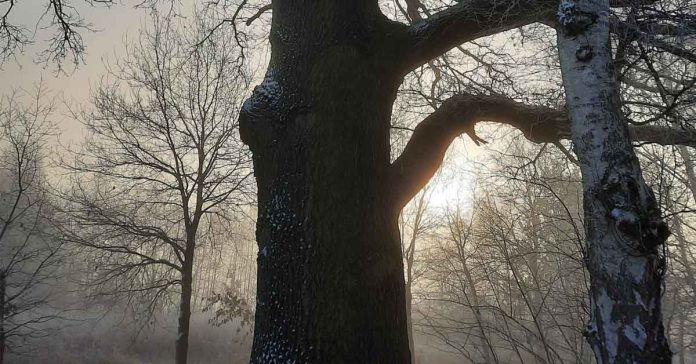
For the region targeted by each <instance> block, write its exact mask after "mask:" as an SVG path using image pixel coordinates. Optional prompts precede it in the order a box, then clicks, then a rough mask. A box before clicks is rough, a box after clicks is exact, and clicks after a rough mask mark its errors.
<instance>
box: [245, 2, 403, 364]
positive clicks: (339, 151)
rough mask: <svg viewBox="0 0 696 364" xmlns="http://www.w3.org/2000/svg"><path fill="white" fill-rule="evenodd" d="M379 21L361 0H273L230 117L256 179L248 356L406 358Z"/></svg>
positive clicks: (268, 359)
mask: <svg viewBox="0 0 696 364" xmlns="http://www.w3.org/2000/svg"><path fill="white" fill-rule="evenodd" d="M392 26H393V27H396V26H397V25H396V24H392V23H390V22H388V21H387V20H386V19H384V18H383V16H382V15H381V14H380V12H379V9H378V7H377V4H376V3H375V2H372V1H352V2H347V1H274V2H273V21H272V29H271V36H270V38H271V45H272V55H271V61H270V65H269V69H268V71H267V73H266V78H265V80H264V81H263V83H262V84H261V85H259V86H257V88H256V89H255V91H254V94H253V95H252V97H251V98H250V99H249V100H247V101H246V103H245V105H244V109H243V111H242V114H241V116H240V127H241V129H240V130H241V133H242V138H243V140H244V141H245V143H247V144H248V145H249V146H250V148H251V150H252V152H253V158H254V172H255V176H256V181H257V185H258V206H259V208H258V209H259V215H258V219H257V230H256V237H257V242H258V246H259V256H258V286H257V308H256V320H255V329H254V343H253V348H252V354H251V362H252V363H289V362H298V363H408V362H409V361H410V353H409V345H408V335H407V329H406V305H405V300H404V296H405V292H404V276H403V262H402V259H401V248H400V241H399V232H398V215H399V211H400V207H397V206H396V204H394V203H393V201H392V199H391V198H390V196H391V195H392V191H391V186H390V185H389V183H388V182H389V179H388V178H387V171H388V167H389V162H390V160H389V158H390V150H389V129H390V113H391V106H392V103H393V101H394V99H395V97H396V91H397V88H398V85H399V83H400V77H399V76H398V75H395V68H394V67H393V65H392V64H390V59H391V57H390V56H389V55H388V53H385V51H384V50H385V49H388V48H390V46H389V44H388V43H386V42H385V35H386V34H389V33H393V32H394V31H396V29H393V28H392ZM387 52H388V51H387Z"/></svg>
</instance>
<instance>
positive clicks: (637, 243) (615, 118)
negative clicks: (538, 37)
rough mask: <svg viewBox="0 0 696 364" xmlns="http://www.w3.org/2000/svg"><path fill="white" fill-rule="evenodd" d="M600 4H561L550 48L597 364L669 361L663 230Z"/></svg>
mask: <svg viewBox="0 0 696 364" xmlns="http://www.w3.org/2000/svg"><path fill="white" fill-rule="evenodd" d="M608 15H609V1H608V0H577V1H573V0H562V1H561V3H560V5H559V11H558V20H559V23H560V28H559V30H558V48H559V54H560V61H561V70H562V74H563V82H564V87H565V92H566V99H567V100H566V102H567V105H568V113H569V119H570V122H571V133H572V140H573V144H574V149H575V153H576V155H577V157H578V160H579V162H580V165H581V170H582V182H583V195H584V215H585V231H586V235H587V238H586V239H587V240H586V249H587V252H586V258H585V259H586V264H587V268H588V270H589V273H590V279H591V288H590V299H591V308H590V310H591V312H590V316H591V317H590V322H589V323H588V326H587V329H586V337H587V340H588V342H589V343H590V345H591V347H592V349H593V351H594V353H595V357H596V359H597V362H598V363H600V364H604V363H669V362H670V358H671V352H670V349H669V346H668V343H667V339H666V337H665V335H664V328H663V324H662V313H661V308H662V304H661V293H662V283H663V271H664V264H665V262H664V257H663V256H662V255H661V254H660V251H661V249H662V247H663V244H664V242H665V240H666V238H667V236H668V235H669V231H668V229H667V227H666V225H665V223H664V222H663V221H662V219H661V217H660V211H659V207H658V206H657V204H656V201H655V197H654V194H653V192H652V190H651V189H650V187H648V186H647V185H646V183H645V181H644V180H643V177H642V173H641V170H640V165H639V163H638V159H637V158H636V156H635V153H634V152H633V149H632V146H631V141H630V136H629V132H628V126H627V124H626V122H625V119H624V118H623V115H622V114H621V109H620V104H619V102H620V100H619V97H618V92H617V85H616V81H615V78H614V75H613V69H612V56H611V49H610V45H609V18H608Z"/></svg>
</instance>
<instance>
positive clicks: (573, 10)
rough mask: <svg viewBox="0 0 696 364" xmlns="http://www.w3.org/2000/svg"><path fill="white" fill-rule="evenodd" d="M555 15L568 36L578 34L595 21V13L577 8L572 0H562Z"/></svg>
mask: <svg viewBox="0 0 696 364" xmlns="http://www.w3.org/2000/svg"><path fill="white" fill-rule="evenodd" d="M556 15H557V16H558V23H559V24H560V25H561V27H562V28H563V30H564V31H565V33H566V35H569V36H576V35H578V34H580V33H582V32H583V31H585V30H586V29H587V28H589V27H590V26H591V25H592V24H594V23H595V22H597V14H595V13H591V12H586V11H583V10H581V9H579V8H578V6H577V4H576V3H575V2H574V1H573V0H562V1H561V2H560V4H558V12H557V13H556Z"/></svg>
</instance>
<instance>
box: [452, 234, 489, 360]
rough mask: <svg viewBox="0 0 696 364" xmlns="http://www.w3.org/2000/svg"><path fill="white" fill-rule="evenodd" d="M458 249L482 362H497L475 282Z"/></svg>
mask: <svg viewBox="0 0 696 364" xmlns="http://www.w3.org/2000/svg"><path fill="white" fill-rule="evenodd" d="M458 245H460V244H458ZM458 250H459V252H458V255H459V259H460V261H461V263H462V272H463V273H464V279H465V280H466V288H468V291H469V294H468V296H466V299H467V301H469V302H468V303H470V305H471V311H472V312H473V314H474V318H475V319H476V326H478V328H479V345H480V346H481V353H482V354H483V360H484V363H486V364H492V363H498V356H497V355H496V354H495V350H494V349H493V345H491V341H490V340H489V339H488V335H487V334H486V325H484V319H483V315H482V314H481V303H480V302H481V301H480V300H479V296H478V291H477V290H476V283H475V282H474V279H473V277H472V276H471V271H470V270H469V265H468V264H467V263H466V259H465V255H464V254H465V252H464V250H463V249H461V248H460V247H458ZM466 288H465V289H466Z"/></svg>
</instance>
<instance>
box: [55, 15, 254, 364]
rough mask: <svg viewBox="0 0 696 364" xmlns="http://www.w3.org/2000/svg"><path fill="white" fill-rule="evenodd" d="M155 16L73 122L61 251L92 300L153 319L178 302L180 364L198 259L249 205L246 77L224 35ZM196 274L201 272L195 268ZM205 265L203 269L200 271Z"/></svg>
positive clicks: (200, 23) (183, 359)
mask: <svg viewBox="0 0 696 364" xmlns="http://www.w3.org/2000/svg"><path fill="white" fill-rule="evenodd" d="M206 29H208V27H207V22H206V20H204V19H203V18H202V17H197V18H196V19H195V21H194V22H192V23H186V24H183V23H178V22H177V20H176V19H163V18H161V17H157V16H155V17H154V19H153V25H152V26H151V27H150V28H148V29H147V30H144V31H143V32H142V33H141V35H140V37H139V39H138V40H137V42H136V43H135V44H134V45H133V46H131V47H130V48H129V50H128V54H127V55H126V56H125V57H124V58H123V59H120V60H118V61H116V62H115V66H112V67H111V68H110V73H109V77H107V78H105V79H104V80H103V81H102V82H101V83H100V84H99V85H98V86H97V88H96V90H95V92H94V94H93V108H92V110H91V111H86V112H83V113H82V114H81V115H78V117H79V118H80V120H82V122H83V123H84V125H85V127H86V128H87V130H88V132H89V136H88V138H87V142H86V143H85V145H84V148H83V149H82V150H81V151H78V152H76V153H75V162H74V163H71V164H70V165H68V168H69V169H70V170H71V171H72V172H73V185H72V187H71V189H70V190H69V191H67V193H65V194H64V195H63V199H64V202H65V207H64V213H65V214H66V215H65V218H66V219H67V220H66V221H67V222H66V229H64V233H65V238H66V239H67V241H69V242H71V243H73V244H77V245H78V246H80V247H82V248H83V249H84V250H85V252H86V253H87V254H89V255H88V256H90V255H91V260H90V262H91V263H92V264H94V272H93V277H92V279H91V280H90V282H91V283H92V284H93V285H95V286H96V291H95V292H96V293H95V294H106V295H113V296H115V297H117V298H122V299H125V300H126V301H127V302H129V303H131V304H137V305H141V304H145V305H146V306H145V309H146V312H149V313H152V312H153V311H154V310H155V309H156V308H157V307H159V306H158V304H160V303H161V302H162V300H167V299H169V298H170V295H171V293H172V292H173V291H178V299H177V300H178V305H179V308H178V310H179V320H178V334H177V338H176V362H177V363H185V362H186V361H187V352H188V337H189V321H190V317H191V307H192V290H193V281H194V272H195V271H194V263H195V262H196V251H197V250H198V249H201V248H203V247H204V246H205V244H206V243H216V244H222V243H224V242H222V241H219V240H218V239H217V238H216V236H215V235H207V234H209V233H213V234H214V229H211V228H210V227H211V226H222V227H224V226H228V227H229V226H230V225H229V224H230V223H231V222H234V221H238V220H239V219H241V218H242V217H243V213H244V211H243V208H244V206H245V205H247V204H248V203H249V202H251V200H250V191H251V190H250V186H249V185H248V182H249V176H250V164H249V156H248V153H247V151H246V149H245V148H244V147H243V145H242V144H241V142H240V141H239V138H238V124H237V122H236V118H237V113H238V111H239V106H240V101H241V97H242V96H243V95H244V93H245V90H246V87H247V78H246V74H245V72H244V69H243V66H242V64H241V60H240V59H239V57H238V53H236V50H235V48H234V47H229V39H228V38H227V34H225V33H222V32H220V33H215V34H214V35H212V36H210V37H207V38H205V40H204V41H202V42H201V41H200V39H201V38H202V34H204V32H205V30H206ZM199 264H200V263H199ZM203 264H205V263H203Z"/></svg>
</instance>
